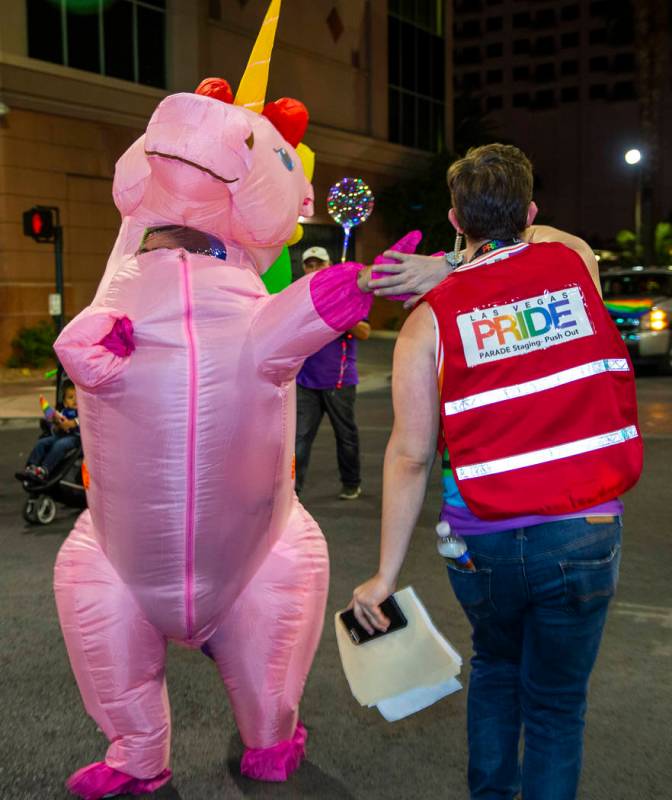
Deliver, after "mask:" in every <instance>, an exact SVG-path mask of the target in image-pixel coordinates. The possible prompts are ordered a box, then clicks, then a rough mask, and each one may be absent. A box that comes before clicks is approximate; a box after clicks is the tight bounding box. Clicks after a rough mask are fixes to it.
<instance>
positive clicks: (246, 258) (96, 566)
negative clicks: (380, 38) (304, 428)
mask: <svg viewBox="0 0 672 800" xmlns="http://www.w3.org/2000/svg"><path fill="white" fill-rule="evenodd" d="M217 87H218V88H217ZM227 89H228V87H227V86H226V85H225V84H224V82H222V83H221V84H218V85H216V86H215V89H213V88H212V83H210V84H209V88H207V89H206V91H208V92H209V93H210V94H213V93H214V94H215V95H220V96H223V97H224V99H225V101H226V100H229V102H222V100H221V99H217V97H213V96H203V95H199V94H186V93H185V94H176V95H172V96H169V97H167V98H166V99H165V100H163V102H162V103H161V104H160V105H159V107H158V108H157V110H156V111H155V113H154V115H153V116H152V118H151V120H150V122H149V125H148V127H147V131H146V133H145V135H144V136H142V137H141V138H140V139H139V140H138V141H137V142H135V144H133V145H132V146H131V147H130V148H129V150H128V151H127V152H126V153H125V154H124V155H123V156H122V157H121V158H120V160H119V162H118V163H117V169H116V174H115V180H114V198H115V202H116V204H117V206H118V208H119V210H120V212H121V215H122V218H123V221H122V225H121V230H120V233H119V237H118V239H117V242H116V244H115V247H114V250H113V252H112V254H111V256H110V260H109V262H108V265H107V269H106V272H105V275H104V277H103V280H102V282H101V285H100V287H99V289H98V292H97V294H96V297H95V299H94V301H93V303H92V305H91V306H89V307H88V308H86V309H85V310H84V311H83V312H82V313H81V314H79V315H78V316H77V317H76V318H75V319H74V320H73V321H72V322H71V323H70V324H69V325H68V326H67V327H66V329H65V330H64V331H63V333H62V334H61V336H60V337H59V339H58V341H57V344H56V351H57V353H58V355H59V358H60V359H61V361H62V362H63V364H64V366H65V368H66V370H67V372H68V374H69V376H70V377H71V378H72V380H73V381H74V382H75V384H76V385H77V391H78V400H79V410H80V419H81V424H82V437H83V440H84V441H83V443H84V449H85V452H86V459H87V466H88V471H89V473H90V488H89V492H88V499H89V508H90V510H89V511H86V512H84V513H83V514H82V515H81V516H80V518H79V519H78V521H77V523H76V525H75V528H74V530H73V531H72V533H71V534H70V536H69V537H68V539H67V540H66V542H65V543H64V545H63V547H62V548H61V551H60V553H59V556H58V560H57V563H56V569H55V591H56V600H57V606H58V613H59V618H60V621H61V626H62V629H63V634H64V637H65V641H66V645H67V648H68V653H69V656H70V661H71V664H72V668H73V671H74V673H75V676H76V678H77V682H78V684H79V688H80V691H81V694H82V697H83V700H84V704H85V706H86V709H87V711H88V712H89V714H90V715H91V716H92V717H93V718H94V719H95V721H96V722H97V724H98V725H99V726H100V728H102V730H103V731H104V733H105V734H106V736H107V737H108V739H109V741H110V745H109V748H108V751H107V755H106V758H105V761H104V762H98V763H96V764H92V765H90V766H89V767H86V768H84V769H82V770H80V771H79V772H77V773H75V775H73V776H72V778H71V779H70V781H69V783H68V785H69V788H70V789H71V791H73V792H74V793H75V794H79V795H80V796H82V797H87V798H91V799H93V798H98V797H102V796H104V795H114V794H122V793H129V792H130V793H136V794H137V793H141V792H147V791H152V790H154V789H156V788H158V787H159V786H160V785H162V784H163V783H165V782H166V781H167V780H168V779H169V778H170V770H169V768H168V767H169V748H170V715H169V707H168V695H167V691H166V681H165V674H164V662H165V656H166V643H167V641H168V639H172V640H175V641H178V642H181V643H183V644H185V645H187V646H190V647H201V646H204V645H206V643H207V650H208V652H209V653H210V654H211V655H212V657H213V658H214V660H215V661H216V663H217V667H218V669H219V672H220V675H221V677H222V680H223V681H224V684H225V686H226V689H227V691H228V694H229V698H230V700H231V704H232V707H233V711H234V715H235V718H236V722H237V725H238V727H239V729H240V733H241V736H242V739H243V742H244V744H245V747H246V751H245V755H244V757H243V762H242V769H243V772H244V773H245V774H247V775H249V776H251V777H253V778H257V779H261V780H285V779H286V778H287V776H288V775H289V774H290V773H291V772H292V771H293V770H295V769H296V768H297V767H298V765H299V763H300V761H301V758H302V756H303V747H304V742H305V738H306V733H305V729H304V728H303V726H302V725H301V723H300V722H299V721H298V705H299V701H300V698H301V695H302V691H303V686H304V682H305V679H306V676H307V673H308V670H309V668H310V665H311V662H312V659H313V656H314V653H315V649H316V647H317V644H318V640H319V637H320V633H321V629H322V623H323V616H324V607H325V601H326V595H327V584H328V560H327V552H326V545H325V542H324V539H323V537H322V534H321V532H320V530H319V529H318V527H317V525H316V523H315V522H314V520H313V519H312V518H311V517H310V516H309V515H308V513H307V512H306V511H305V510H304V509H303V508H302V506H301V505H300V504H299V502H298V500H297V498H296V495H295V494H294V492H293V474H292V472H293V463H292V462H293V447H294V433H295V396H294V391H295V390H294V376H295V374H296V372H297V371H298V369H299V368H300V366H301V364H302V363H303V360H304V358H306V357H307V356H308V355H309V354H311V353H313V352H314V351H316V350H317V349H319V348H320V347H322V346H323V345H324V344H326V343H327V342H329V341H330V340H332V339H333V338H335V337H336V336H337V335H338V334H339V332H342V331H344V330H346V329H347V328H349V327H351V326H352V325H353V324H355V323H356V322H357V321H358V320H360V319H362V318H363V317H364V316H365V315H366V314H367V312H368V310H369V307H370V295H368V294H365V293H363V292H362V291H360V289H359V288H358V285H357V279H358V274H359V267H358V266H357V265H347V264H346V265H339V266H336V267H333V268H331V269H329V270H325V271H322V272H319V273H316V274H315V275H313V276H309V277H306V278H303V279H301V280H300V281H298V282H297V283H295V284H293V285H292V286H290V287H289V288H288V289H286V290H284V291H283V292H281V293H280V294H276V295H273V296H269V295H268V294H267V292H266V290H265V288H264V286H263V283H262V281H261V279H260V277H259V271H263V269H264V268H265V267H267V266H268V265H269V264H270V263H272V261H273V260H274V258H275V257H276V256H277V254H278V252H279V251H280V249H281V247H282V245H283V244H284V242H285V241H286V240H287V239H288V238H289V237H290V235H291V233H292V231H293V229H294V227H295V225H296V222H297V218H298V216H299V215H300V214H301V215H303V216H309V215H311V214H312V188H311V186H310V184H309V183H308V181H307V180H306V178H305V177H304V173H303V170H302V166H301V162H300V160H299V158H298V157H297V154H296V151H295V149H294V147H293V146H292V144H290V143H289V142H288V141H287V139H286V138H284V137H283V135H282V133H281V131H280V130H279V129H278V127H277V126H280V127H281V128H282V126H283V124H284V123H283V120H285V121H286V118H287V117H290V118H295V117H296V116H297V115H298V116H299V117H301V113H300V104H299V105H298V106H297V104H296V101H281V102H279V103H277V104H270V105H271V108H270V110H269V111H268V112H267V113H268V116H269V117H271V118H272V119H273V120H274V123H275V124H273V123H272V122H271V121H270V120H269V118H268V117H267V116H264V115H262V114H259V113H256V112H254V111H252V110H250V109H249V108H245V107H241V106H240V105H233V104H231V102H230V98H229V97H227ZM297 109H298V111H297ZM305 121H307V117H306V120H305ZM303 127H304V128H305V124H304V125H303ZM288 135H289V134H288ZM290 138H292V137H291V136H290ZM294 144H296V141H294ZM167 226H169V227H168V236H169V238H168V240H167V241H171V239H170V236H171V235H172V234H173V233H174V234H175V235H180V236H184V240H185V241H189V239H190V236H189V235H188V234H192V235H191V239H194V238H196V239H198V238H199V237H200V239H207V242H208V243H209V246H208V247H197V248H194V247H191V248H190V247H187V246H186V245H185V246H180V247H171V246H170V245H166V239H165V238H163V239H162V238H161V237H162V236H163V237H165V236H166V230H165V229H166V227H167ZM173 226H177V227H173ZM157 228H158V229H160V230H159V231H158V233H154V234H153V233H150V234H149V235H147V234H146V231H147V230H148V229H152V230H155V229H157ZM171 232H172V233H171ZM185 232H186V233H185ZM206 234H207V235H206ZM156 236H158V237H159V238H158V239H156V241H157V242H158V243H159V244H158V246H157V247H155V248H153V247H152V241H153V238H155V237H156Z"/></svg>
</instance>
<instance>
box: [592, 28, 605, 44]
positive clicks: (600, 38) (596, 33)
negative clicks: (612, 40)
mask: <svg viewBox="0 0 672 800" xmlns="http://www.w3.org/2000/svg"><path fill="white" fill-rule="evenodd" d="M588 41H589V42H590V43H591V44H604V42H606V41H607V32H606V30H605V29H604V28H595V30H592V31H591V32H590V33H589V34H588Z"/></svg>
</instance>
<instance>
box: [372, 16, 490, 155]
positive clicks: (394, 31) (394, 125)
mask: <svg viewBox="0 0 672 800" xmlns="http://www.w3.org/2000/svg"><path fill="white" fill-rule="evenodd" d="M388 8H389V14H388V68H389V72H388V74H389V86H388V100H389V137H390V141H392V142H396V143H398V144H403V145H407V146H408V147H417V148H419V149H421V150H431V151H438V150H441V149H442V147H443V142H444V116H445V112H444V108H445V86H444V76H445V55H444V51H445V40H444V36H443V13H442V9H443V4H442V3H436V2H432V0H417V2H414V3H408V2H405V1H402V0H390V2H389V5H388ZM460 58H461V59H462V60H461V61H460ZM455 60H456V63H463V64H469V63H480V61H481V51H480V48H479V47H465V48H462V50H461V51H458V52H456V54H455ZM467 74H468V75H473V74H476V75H478V79H479V82H480V75H479V74H478V73H467ZM464 80H465V81H466V80H467V75H465V76H464ZM469 80H471V78H469Z"/></svg>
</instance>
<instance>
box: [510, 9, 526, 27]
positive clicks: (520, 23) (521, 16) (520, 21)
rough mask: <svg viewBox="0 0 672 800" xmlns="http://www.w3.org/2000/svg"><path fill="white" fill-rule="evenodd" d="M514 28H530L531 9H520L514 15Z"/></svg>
mask: <svg viewBox="0 0 672 800" xmlns="http://www.w3.org/2000/svg"><path fill="white" fill-rule="evenodd" d="M513 27H514V28H529V27H530V14H529V11H518V12H517V13H516V14H514V15H513Z"/></svg>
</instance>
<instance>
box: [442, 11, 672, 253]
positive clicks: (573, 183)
mask: <svg viewBox="0 0 672 800" xmlns="http://www.w3.org/2000/svg"><path fill="white" fill-rule="evenodd" d="M656 5H657V4H656V2H654V1H653V0H641V2H639V0H637V2H635V0H623V2H611V1H610V0H579V1H578V2H577V0H563V1H562V2H553V1H552V0H455V4H454V14H455V18H454V65H455V72H454V81H455V98H456V100H455V102H456V118H457V117H459V116H460V114H467V115H469V114H471V115H472V116H473V115H481V117H482V118H483V119H485V120H486V121H487V123H488V124H490V125H491V126H492V131H491V133H492V135H493V136H494V137H496V138H501V139H503V140H505V141H509V142H512V143H514V144H516V145H518V146H519V147H521V148H522V149H523V150H524V151H525V152H526V153H527V154H528V155H529V156H530V158H531V160H532V162H533V164H534V167H535V175H536V178H537V184H536V190H535V195H536V199H537V202H538V205H539V206H540V209H541V213H542V216H543V218H544V220H545V221H548V222H549V223H550V224H554V225H557V226H558V227H562V228H566V229H569V230H571V231H574V232H576V233H577V234H579V235H582V236H584V237H585V238H586V239H588V241H590V242H591V244H593V246H596V247H597V246H605V245H608V244H609V243H610V241H611V240H613V238H614V236H615V235H616V233H617V232H618V231H619V230H621V229H623V228H630V229H633V227H634V224H635V219H634V218H635V200H636V189H637V182H638V174H637V170H638V169H643V170H647V169H648V171H649V173H648V179H649V182H650V184H651V185H650V200H651V206H650V209H649V213H650V214H651V216H652V217H653V221H654V222H655V221H656V220H657V219H662V218H663V217H666V216H668V215H669V214H670V212H671V211H672V158H671V157H670V155H669V153H666V152H665V148H664V147H662V146H660V147H659V146H657V145H656V141H659V142H660V143H664V142H666V141H667V140H669V133H668V132H669V128H670V125H671V123H672V106H671V102H672V97H671V94H670V78H669V68H666V70H665V73H664V76H663V77H662V78H661V79H660V81H658V80H657V79H656V78H655V77H654V78H653V82H654V83H657V84H658V85H657V86H656V87H655V88H656V91H659V95H658V96H657V98H656V101H655V107H656V109H657V112H658V113H657V118H656V123H655V127H656V131H655V133H654V134H653V135H651V132H649V133H647V132H646V130H645V128H646V126H645V125H644V124H643V120H642V96H643V94H646V95H649V94H650V93H651V90H652V88H653V87H652V86H651V85H647V78H646V76H645V75H644V74H643V72H642V61H643V59H642V56H643V54H644V52H645V50H646V49H647V48H648V45H647V42H650V43H651V45H652V46H653V49H654V50H655V51H656V52H657V53H658V57H659V58H660V57H661V49H662V48H661V45H660V42H659V41H655V40H653V39H652V38H651V36H650V35H645V36H644V37H642V38H643V39H644V44H642V42H641V38H639V39H638V35H637V34H638V25H639V21H638V17H639V16H640V15H642V14H643V13H647V14H648V13H649V12H650V11H651V9H653V7H654V6H656ZM658 5H660V4H658ZM663 5H665V4H663ZM647 6H648V7H649V8H648V9H647V8H646V7H647ZM646 24H650V23H649V22H647V23H646ZM653 27H656V26H655V24H654V25H653ZM659 27H660V28H665V25H662V26H659ZM657 35H658V36H661V37H663V40H664V41H666V40H667V39H669V32H668V31H667V30H662V29H661V30H658V31H657ZM650 83H651V81H649V84H650ZM630 148H640V149H641V150H642V151H643V154H644V161H643V162H642V164H641V166H640V167H636V168H634V169H633V167H632V166H628V164H626V162H625V160H624V154H625V152H626V151H627V150H629V149H630ZM653 159H655V164H654V161H653Z"/></svg>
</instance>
